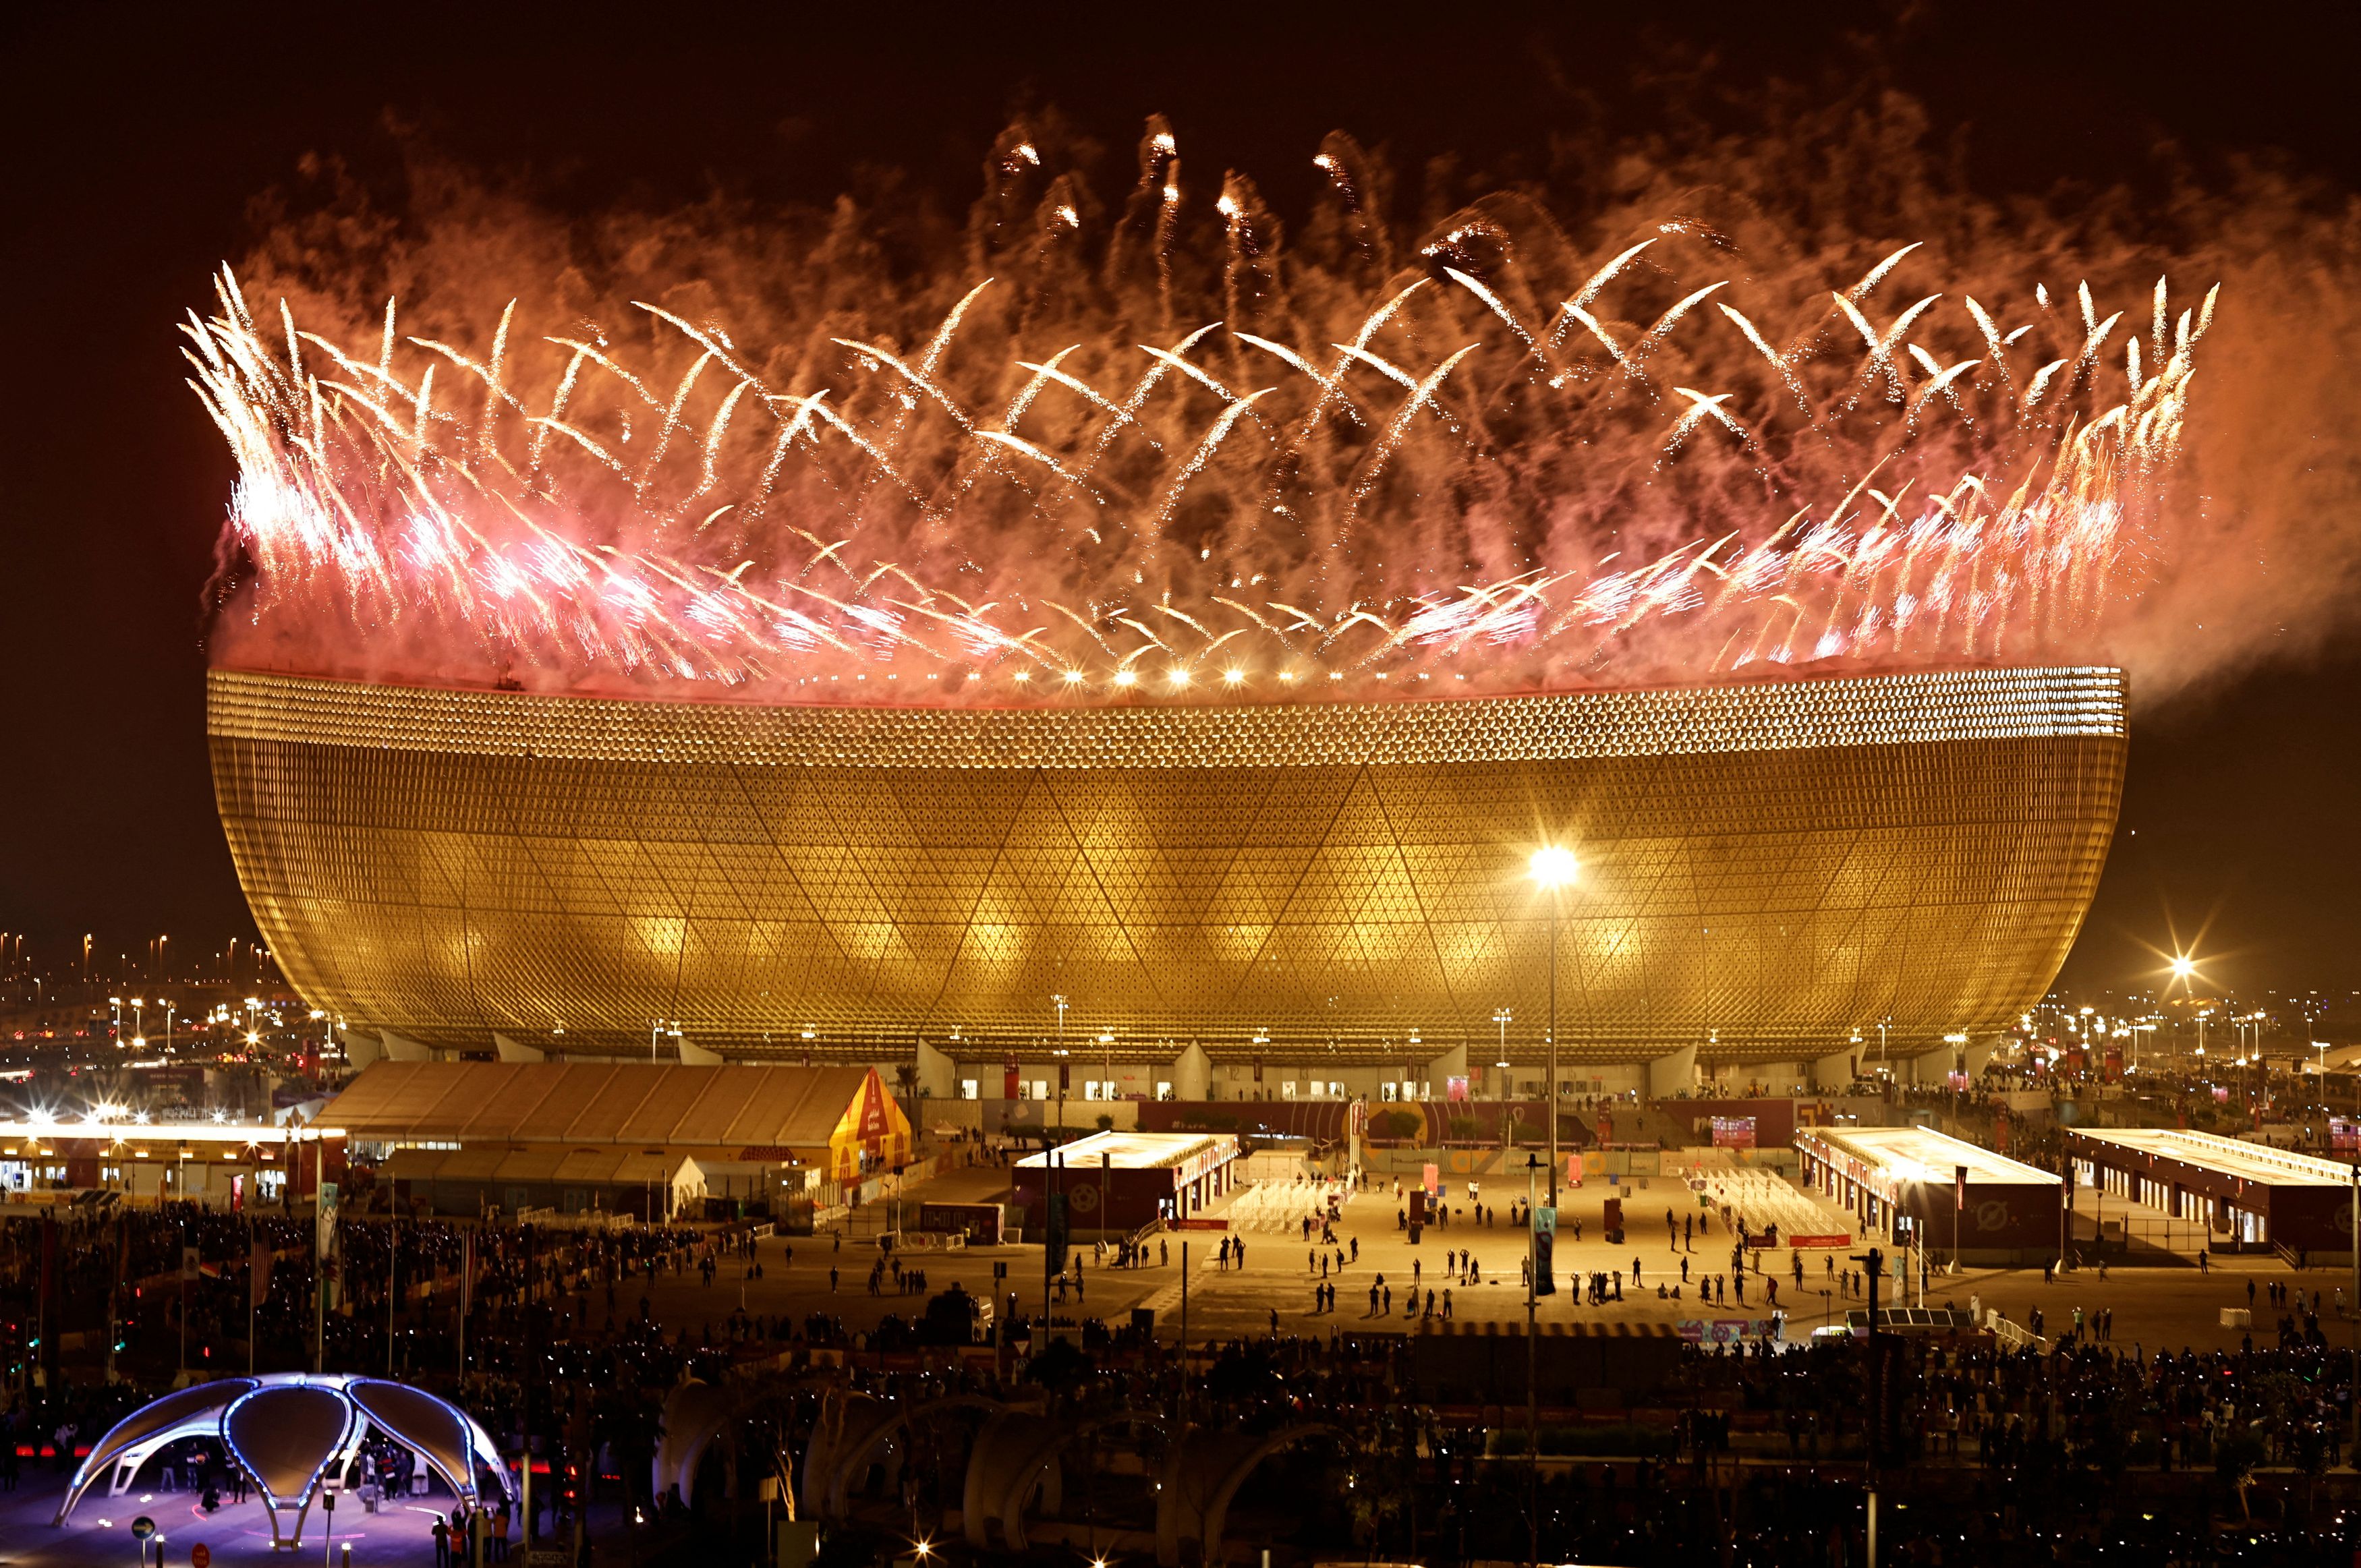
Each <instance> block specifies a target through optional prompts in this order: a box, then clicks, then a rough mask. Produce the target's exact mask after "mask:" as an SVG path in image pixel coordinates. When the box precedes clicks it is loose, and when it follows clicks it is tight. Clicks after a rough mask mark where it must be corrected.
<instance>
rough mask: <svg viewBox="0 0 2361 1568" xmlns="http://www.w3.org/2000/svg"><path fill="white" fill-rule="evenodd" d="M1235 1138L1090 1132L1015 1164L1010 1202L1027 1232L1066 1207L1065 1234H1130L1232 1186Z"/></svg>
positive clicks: (1191, 1209) (1183, 1214)
mask: <svg viewBox="0 0 2361 1568" xmlns="http://www.w3.org/2000/svg"><path fill="white" fill-rule="evenodd" d="M1237 1157H1238V1140H1237V1138H1236V1137H1235V1135H1231V1134H1228V1133H1094V1134H1093V1135H1091V1136H1089V1137H1087V1138H1077V1139H1075V1140H1074V1141H1073V1142H1072V1143H1070V1144H1067V1145H1065V1146H1063V1147H1061V1148H1059V1149H1058V1150H1056V1151H1055V1152H1054V1153H1050V1154H1038V1155H1033V1156H1030V1157H1027V1158H1025V1159H1021V1160H1018V1161H1017V1162H1016V1170H1015V1172H1014V1176H1015V1179H1014V1181H1013V1182H1012V1183H1011V1185H1012V1186H1013V1187H1014V1189H1015V1194H1016V1201H1017V1203H1018V1204H1019V1205H1021V1206H1022V1207H1023V1208H1024V1209H1025V1210H1026V1212H1027V1216H1028V1217H1027V1220H1026V1222H1025V1223H1026V1224H1027V1225H1028V1226H1038V1225H1046V1224H1049V1223H1050V1206H1049V1201H1050V1200H1051V1199H1052V1198H1054V1199H1056V1200H1057V1201H1059V1202H1060V1203H1061V1204H1062V1205H1063V1206H1064V1223H1065V1224H1066V1226H1067V1229H1068V1231H1069V1233H1070V1234H1073V1233H1084V1232H1087V1233H1092V1234H1102V1235H1103V1234H1116V1233H1128V1232H1131V1231H1136V1230H1137V1229H1139V1228H1140V1227H1141V1226H1143V1225H1146V1224H1149V1223H1153V1222H1155V1221H1157V1220H1166V1221H1173V1220H1184V1219H1187V1218H1188V1217H1190V1216H1191V1215H1192V1214H1194V1213H1196V1212H1197V1211H1199V1210H1200V1209H1202V1208H1203V1207H1204V1206H1205V1205H1206V1204H1208V1203H1210V1202H1212V1201H1213V1200H1214V1199H1215V1198H1218V1197H1220V1196H1221V1195H1222V1194H1223V1193H1224V1192H1226V1191H1228V1190H1230V1189H1231V1188H1232V1187H1233V1186H1234V1185H1235V1173H1234V1170H1233V1166H1234V1164H1235V1161H1236V1159H1237Z"/></svg>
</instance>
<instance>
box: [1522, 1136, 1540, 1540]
mask: <svg viewBox="0 0 2361 1568" xmlns="http://www.w3.org/2000/svg"><path fill="white" fill-rule="evenodd" d="M1541 1275H1542V1244H1541V1231H1540V1229H1539V1228H1538V1227H1537V1226H1536V1225H1535V1224H1534V1223H1533V1157H1532V1156H1531V1155H1527V1156H1526V1157H1525V1549H1526V1551H1527V1552H1528V1553H1530V1559H1529V1560H1530V1561H1531V1562H1532V1563H1533V1564H1534V1568H1540V1563H1541V1560H1542V1479H1541V1477H1542V1411H1541V1395H1540V1393H1539V1392H1538V1391H1537V1390H1538V1388H1539V1387H1540V1384H1541V1345H1540V1339H1539V1335H1540V1333H1541V1328H1540V1325H1539V1323H1538V1322H1537V1321H1536V1312H1535V1296H1534V1293H1535V1292H1536V1291H1538V1290H1539V1289H1540V1288H1541Z"/></svg>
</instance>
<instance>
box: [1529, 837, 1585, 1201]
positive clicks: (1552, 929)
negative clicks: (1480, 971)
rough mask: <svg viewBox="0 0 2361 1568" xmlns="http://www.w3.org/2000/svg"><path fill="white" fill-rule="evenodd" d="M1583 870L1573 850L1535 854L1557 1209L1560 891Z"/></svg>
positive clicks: (1547, 1112)
mask: <svg viewBox="0 0 2361 1568" xmlns="http://www.w3.org/2000/svg"><path fill="white" fill-rule="evenodd" d="M1580 870H1581V866H1580V864H1579V863H1578V862H1577V861H1576V860H1575V858H1574V851H1573V850H1568V849H1565V848H1564V847H1562V846H1560V845H1556V844H1547V845H1543V847H1542V848H1541V849H1538V850H1534V851H1533V858H1532V877H1533V881H1535V882H1537V883H1540V884H1541V889H1542V892H1543V894H1546V895H1547V896H1548V898H1549V1069H1548V1072H1549V1084H1548V1091H1547V1096H1546V1098H1547V1100H1548V1104H1547V1105H1546V1106H1544V1107H1543V1112H1542V1114H1543V1116H1544V1117H1545V1118H1546V1119H1547V1120H1548V1122H1549V1159H1550V1170H1549V1201H1550V1207H1551V1208H1553V1209H1554V1208H1556V1207H1557V927H1558V905H1559V899H1560V893H1559V890H1560V889H1562V888H1564V887H1565V885H1566V884H1567V883H1570V882H1572V881H1573V880H1574V879H1575V875H1576V872H1579V871H1580Z"/></svg>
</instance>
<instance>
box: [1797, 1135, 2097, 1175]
mask: <svg viewBox="0 0 2361 1568" xmlns="http://www.w3.org/2000/svg"><path fill="white" fill-rule="evenodd" d="M1806 1139H1810V1140H1813V1141H1817V1142H1818V1143H1820V1144H1823V1145H1826V1146H1828V1147H1829V1148H1832V1149H1835V1150H1838V1151H1839V1152H1841V1153H1844V1154H1849V1155H1850V1156H1852V1157H1854V1158H1855V1159H1858V1160H1861V1161H1862V1162H1863V1163H1865V1164H1868V1165H1872V1166H1875V1167H1876V1168H1878V1169H1879V1170H1880V1171H1882V1172H1883V1174H1884V1175H1885V1176H1887V1177H1888V1178H1890V1179H1894V1180H1896V1181H1941V1182H1946V1183H1948V1182H1949V1181H1950V1179H1951V1176H1952V1172H1953V1171H1954V1170H1955V1169H1956V1168H1958V1167H1960V1166H1963V1165H1964V1166H1966V1167H1967V1168H1968V1179H1969V1180H1970V1181H1974V1182H1994V1183H1999V1184H2002V1185H2005V1186H2012V1187H2057V1186H2059V1185H2060V1182H2059V1179H2058V1178H2057V1177H2055V1176H2053V1175H2051V1174H2050V1173H2049V1172H2048V1171H2046V1170H2041V1169H2037V1168H2035V1167H2033V1166H2029V1165H2026V1164H2023V1163H2021V1162H2019V1161H2016V1160H2013V1159H2011V1158H2009V1157H2007V1156H2006V1155H2003V1154H1994V1153H1993V1151H1992V1150H1990V1149H1988V1148H1984V1147H1982V1146H1980V1145H1977V1144H1971V1143H1967V1142H1964V1141H1962V1140H1960V1139H1959V1138H1955V1137H1952V1136H1951V1135H1949V1134H1948V1133H1938V1132H1937V1131H1935V1130H1934V1129H1933V1128H1932V1127H1798V1128H1796V1129H1795V1142H1796V1143H1798V1144H1802V1143H1804V1142H1805V1141H1806Z"/></svg>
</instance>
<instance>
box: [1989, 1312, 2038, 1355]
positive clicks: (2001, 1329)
mask: <svg viewBox="0 0 2361 1568" xmlns="http://www.w3.org/2000/svg"><path fill="white" fill-rule="evenodd" d="M1984 1327H1986V1328H1988V1329H1990V1330H1991V1331H1992V1332H1993V1338H1994V1339H1996V1340H1998V1341H2000V1343H2001V1344H2002V1345H2003V1346H2004V1347H2005V1348H2006V1349H2009V1350H2030V1351H2033V1352H2035V1353H2036V1354H2041V1355H2048V1354H2049V1341H2048V1340H2047V1339H2046V1338H2044V1337H2043V1336H2041V1335H2040V1334H2037V1333H2035V1332H2033V1331H2032V1330H2030V1329H2028V1328H2025V1327H2023V1326H2022V1325H2020V1324H2017V1323H2013V1322H2010V1321H2008V1320H2007V1319H2006V1318H2004V1317H2002V1316H2001V1315H2000V1309H1998V1308H1997V1307H1988V1308H1986V1309H1985V1310H1984Z"/></svg>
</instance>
